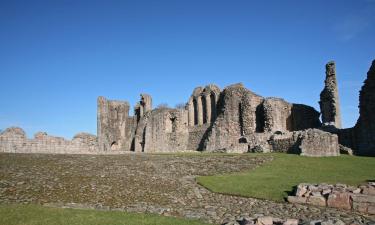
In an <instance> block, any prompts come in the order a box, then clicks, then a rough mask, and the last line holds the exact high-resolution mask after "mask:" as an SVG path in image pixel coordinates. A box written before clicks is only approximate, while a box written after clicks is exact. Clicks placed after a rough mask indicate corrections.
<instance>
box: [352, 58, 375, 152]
mask: <svg viewBox="0 0 375 225" xmlns="http://www.w3.org/2000/svg"><path fill="white" fill-rule="evenodd" d="M359 114H360V116H359V119H358V121H357V124H356V126H355V128H354V129H355V132H356V145H357V146H356V150H357V151H356V153H357V154H359V155H368V156H375V60H374V61H372V65H371V67H370V70H369V71H368V73H367V78H366V80H365V82H364V85H363V87H362V89H361V91H360V95H359Z"/></svg>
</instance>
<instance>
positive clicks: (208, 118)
mask: <svg viewBox="0 0 375 225" xmlns="http://www.w3.org/2000/svg"><path fill="white" fill-rule="evenodd" d="M204 98H205V99H206V122H207V123H211V104H212V103H211V97H210V95H209V94H208V95H205V96H204Z"/></svg>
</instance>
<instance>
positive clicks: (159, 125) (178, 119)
mask: <svg viewBox="0 0 375 225" xmlns="http://www.w3.org/2000/svg"><path fill="white" fill-rule="evenodd" d="M147 118H148V119H147V123H146V124H145V126H144V131H143V133H142V136H143V137H144V144H145V145H144V152H177V151H184V150H187V145H188V129H187V124H188V112H187V110H184V109H168V108H163V109H155V110H153V111H151V112H150V114H149V115H148V117H147Z"/></svg>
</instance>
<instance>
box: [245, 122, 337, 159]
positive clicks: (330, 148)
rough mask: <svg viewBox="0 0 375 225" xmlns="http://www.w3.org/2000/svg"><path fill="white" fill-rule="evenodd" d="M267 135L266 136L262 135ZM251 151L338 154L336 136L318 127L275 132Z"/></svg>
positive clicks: (316, 154)
mask: <svg viewBox="0 0 375 225" xmlns="http://www.w3.org/2000/svg"><path fill="white" fill-rule="evenodd" d="M264 137H267V136H264ZM250 151H251V152H287V153H294V154H300V155H303V156H312V157H320V156H339V155H340V148H339V143H338V137H337V135H336V134H331V133H328V132H325V131H322V130H319V129H307V130H303V131H294V132H276V133H275V134H273V135H270V136H269V139H268V140H266V141H264V142H263V143H262V144H258V145H257V146H255V147H252V148H250Z"/></svg>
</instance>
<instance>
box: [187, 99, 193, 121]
mask: <svg viewBox="0 0 375 225" xmlns="http://www.w3.org/2000/svg"><path fill="white" fill-rule="evenodd" d="M188 113H189V114H188V117H189V122H188V123H189V126H194V103H193V99H189V103H188Z"/></svg>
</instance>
